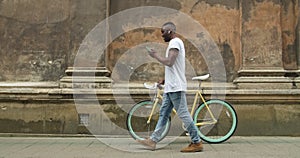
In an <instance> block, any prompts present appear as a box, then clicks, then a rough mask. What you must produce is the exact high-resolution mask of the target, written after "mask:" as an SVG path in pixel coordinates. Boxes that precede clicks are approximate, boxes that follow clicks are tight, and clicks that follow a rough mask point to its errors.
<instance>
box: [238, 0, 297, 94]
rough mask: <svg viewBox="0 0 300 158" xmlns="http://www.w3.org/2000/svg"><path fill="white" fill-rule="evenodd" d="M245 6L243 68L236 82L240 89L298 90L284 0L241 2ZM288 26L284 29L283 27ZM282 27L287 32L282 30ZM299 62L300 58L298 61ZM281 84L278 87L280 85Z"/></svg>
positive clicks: (242, 33) (243, 7)
mask: <svg viewBox="0 0 300 158" xmlns="http://www.w3.org/2000/svg"><path fill="white" fill-rule="evenodd" d="M240 3H241V5H240V6H241V7H242V9H241V10H242V19H241V22H242V25H241V26H242V28H241V35H242V38H241V39H242V41H241V42H242V65H241V70H240V71H239V72H238V78H237V79H236V80H235V81H234V83H236V84H237V86H238V88H263V89H269V88H295V84H294V82H295V81H294V79H295V76H294V75H293V76H292V77H291V76H289V74H290V73H291V72H292V73H294V74H297V73H299V71H298V70H293V71H290V70H286V69H285V68H287V67H292V68H295V65H294V64H295V62H292V63H291V64H288V62H286V60H292V58H293V57H292V56H293V53H295V52H294V50H289V49H288V46H287V38H289V37H287V34H288V33H286V32H285V30H286V29H288V28H289V27H290V25H292V24H286V23H285V24H283V22H282V21H283V20H284V19H286V18H287V19H288V20H291V19H290V18H292V17H286V16H284V15H283V14H286V12H283V11H284V10H286V8H285V7H288V6H290V5H293V4H289V5H287V4H286V5H282V4H281V3H282V2H281V1H280V0H271V1H267V0H264V1H240ZM294 7H295V6H294ZM282 25H283V26H284V27H283V26H282ZM282 28H283V29H284V30H282ZM294 60H295V61H296V59H294ZM277 83H278V84H277Z"/></svg>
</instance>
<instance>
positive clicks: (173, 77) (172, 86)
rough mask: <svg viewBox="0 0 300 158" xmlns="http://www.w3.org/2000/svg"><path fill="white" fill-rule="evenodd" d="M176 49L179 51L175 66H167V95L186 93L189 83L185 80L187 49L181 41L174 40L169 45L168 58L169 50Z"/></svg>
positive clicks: (165, 90)
mask: <svg viewBox="0 0 300 158" xmlns="http://www.w3.org/2000/svg"><path fill="white" fill-rule="evenodd" d="M171 48H176V49H178V50H179V53H178V56H177V58H176V60H175V63H174V65H173V66H171V67H169V66H165V89H164V92H165V93H169V92H178V91H186V89H187V82H186V78H185V49H184V44H183V42H182V40H181V39H179V38H177V37H176V38H173V39H172V40H171V41H170V42H169V45H168V48H167V51H166V57H168V55H169V50H170V49H171Z"/></svg>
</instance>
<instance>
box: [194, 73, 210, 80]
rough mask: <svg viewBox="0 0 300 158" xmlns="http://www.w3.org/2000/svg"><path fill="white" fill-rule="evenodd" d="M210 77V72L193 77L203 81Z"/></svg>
mask: <svg viewBox="0 0 300 158" xmlns="http://www.w3.org/2000/svg"><path fill="white" fill-rule="evenodd" d="M208 78H209V74H206V75H201V76H196V77H193V78H192V80H201V81H204V80H206V79H208Z"/></svg>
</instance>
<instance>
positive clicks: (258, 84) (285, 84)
mask: <svg viewBox="0 0 300 158" xmlns="http://www.w3.org/2000/svg"><path fill="white" fill-rule="evenodd" d="M238 74H239V77H238V78H237V79H235V80H234V81H233V83H234V84H236V85H237V88H239V89H298V88H300V77H299V76H300V71H299V70H240V71H239V72H238Z"/></svg>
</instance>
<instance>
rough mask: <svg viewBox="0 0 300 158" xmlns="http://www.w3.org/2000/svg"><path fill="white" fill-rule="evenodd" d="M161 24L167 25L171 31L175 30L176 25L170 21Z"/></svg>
mask: <svg viewBox="0 0 300 158" xmlns="http://www.w3.org/2000/svg"><path fill="white" fill-rule="evenodd" d="M163 26H165V27H167V28H168V29H170V30H171V31H173V32H175V31H176V26H175V24H174V23H172V22H166V23H165V24H164V25H163Z"/></svg>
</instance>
